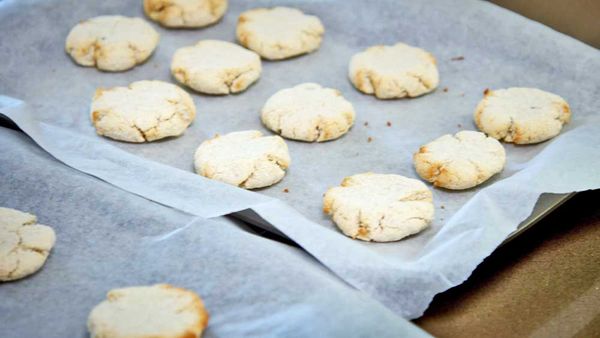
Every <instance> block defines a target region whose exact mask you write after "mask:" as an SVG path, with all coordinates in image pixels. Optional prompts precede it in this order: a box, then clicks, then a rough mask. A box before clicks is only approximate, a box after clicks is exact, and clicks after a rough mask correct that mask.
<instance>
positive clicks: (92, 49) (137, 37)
mask: <svg viewBox="0 0 600 338" xmlns="http://www.w3.org/2000/svg"><path fill="white" fill-rule="evenodd" d="M158 40H159V35H158V33H157V32H156V31H155V30H154V28H152V26H150V24H148V23H147V22H146V21H144V20H142V19H140V18H129V17H124V16H120V15H112V16H98V17H95V18H91V19H88V20H84V21H81V22H80V23H78V24H77V25H75V27H73V29H71V32H69V35H68V36H67V42H66V45H65V49H66V51H67V53H68V54H69V55H71V57H72V58H73V60H75V62H77V63H78V64H80V65H82V66H86V67H96V68H98V69H101V70H105V71H114V72H118V71H123V70H127V69H130V68H133V67H135V65H137V64H140V63H142V62H144V61H146V59H147V58H148V57H149V56H150V55H151V54H152V52H153V51H154V49H155V48H156V45H158Z"/></svg>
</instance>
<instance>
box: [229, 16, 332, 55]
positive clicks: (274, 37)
mask: <svg viewBox="0 0 600 338" xmlns="http://www.w3.org/2000/svg"><path fill="white" fill-rule="evenodd" d="M236 32H237V38H238V41H239V42H240V43H241V44H242V45H243V46H245V47H247V48H250V49H252V50H253V51H255V52H257V53H258V54H260V55H261V56H262V57H264V58H265V59H269V60H281V59H287V58H290V57H292V56H296V55H300V54H305V53H310V52H313V51H315V50H317V49H318V48H319V46H320V45H321V40H322V38H323V34H324V33H325V28H324V27H323V24H321V20H319V18H317V17H316V16H313V15H306V14H304V13H302V11H300V10H298V9H295V8H288V7H274V8H256V9H252V10H249V11H247V12H244V13H242V14H241V15H240V17H239V19H238V25H237V30H236Z"/></svg>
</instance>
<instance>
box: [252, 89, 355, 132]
mask: <svg viewBox="0 0 600 338" xmlns="http://www.w3.org/2000/svg"><path fill="white" fill-rule="evenodd" d="M354 118H355V113H354V108H353V106H352V104H351V103H350V102H348V101H347V100H346V99H344V97H343V96H342V94H341V93H340V92H339V91H338V90H335V89H331V88H323V87H321V86H320V85H318V84H316V83H303V84H300V85H297V86H295V87H292V88H287V89H283V90H280V91H278V92H277V93H275V94H274V95H273V96H271V97H270V98H269V99H268V100H267V102H266V103H265V105H264V107H263V108H262V111H261V119H262V122H263V123H264V124H265V126H267V128H269V129H271V130H272V131H274V132H276V133H278V134H280V135H281V136H283V137H285V138H289V139H293V140H300V141H307V142H315V141H316V142H323V141H329V140H333V139H336V138H339V137H340V136H342V135H344V134H345V133H346V132H348V130H349V129H350V127H352V125H353V124H354Z"/></svg>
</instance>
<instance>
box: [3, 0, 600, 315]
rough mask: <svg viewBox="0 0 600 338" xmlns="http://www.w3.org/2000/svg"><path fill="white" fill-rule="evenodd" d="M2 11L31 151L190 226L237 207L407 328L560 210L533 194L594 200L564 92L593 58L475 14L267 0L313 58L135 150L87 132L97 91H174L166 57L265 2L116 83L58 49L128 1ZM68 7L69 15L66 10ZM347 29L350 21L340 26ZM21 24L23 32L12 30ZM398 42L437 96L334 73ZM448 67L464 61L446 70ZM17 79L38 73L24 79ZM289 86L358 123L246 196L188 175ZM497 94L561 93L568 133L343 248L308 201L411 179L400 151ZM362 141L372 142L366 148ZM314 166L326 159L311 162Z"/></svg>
mask: <svg viewBox="0 0 600 338" xmlns="http://www.w3.org/2000/svg"><path fill="white" fill-rule="evenodd" d="M5 3H8V5H6V6H7V7H5V9H7V10H8V12H4V13H0V17H2V19H1V20H0V27H3V30H4V31H8V32H10V31H11V30H18V32H19V35H20V36H19V38H13V37H12V34H7V35H6V37H5V39H2V40H1V41H0V51H2V52H3V53H4V54H3V59H5V67H0V78H2V79H3V80H6V81H0V93H2V95H5V96H10V97H13V98H16V99H20V100H21V101H24V102H25V103H24V104H23V105H21V106H19V105H11V103H10V98H9V100H8V101H9V105H8V106H5V107H8V108H6V109H4V108H3V109H1V111H2V112H3V113H5V114H6V115H7V116H9V117H10V118H11V119H12V120H13V121H15V122H16V123H17V125H18V126H19V127H20V128H21V129H22V130H23V131H24V132H25V133H27V134H28V135H30V136H31V137H32V138H33V139H34V140H35V141H36V142H37V143H38V145H40V146H41V147H42V148H44V149H46V150H47V151H48V152H49V153H51V154H52V155H53V156H54V157H55V158H56V159H58V160H59V161H62V162H63V163H65V164H67V165H69V166H71V167H73V168H75V169H78V170H80V171H83V172H85V173H87V174H90V175H92V176H95V177H97V178H99V179H101V180H104V181H106V182H108V183H111V184H113V185H115V186H117V187H120V188H121V189H123V190H125V191H128V192H131V193H134V194H138V195H140V196H143V197H145V198H147V199H150V200H153V201H155V202H158V203H161V204H163V205H167V206H169V207H172V208H175V209H179V210H181V211H184V212H187V213H190V214H193V215H196V216H199V217H203V218H210V217H215V216H220V215H225V214H231V213H233V212H239V211H240V210H248V209H251V210H253V211H254V212H255V213H256V214H255V215H253V214H252V213H250V212H249V211H246V212H242V213H241V214H240V213H238V214H236V216H235V217H238V218H243V219H246V220H247V221H249V222H251V223H253V224H255V225H257V226H261V227H263V228H264V229H267V230H269V231H270V232H275V233H277V234H278V235H277V238H283V236H282V235H281V234H285V236H287V237H288V238H289V239H290V240H292V241H293V242H295V243H298V245H299V246H301V247H302V248H303V249H304V250H306V251H307V252H309V253H310V254H312V255H313V256H314V257H315V258H316V259H317V260H318V261H319V262H320V263H322V264H323V265H324V266H326V267H327V268H329V269H330V270H331V271H333V272H335V273H336V274H337V275H338V276H339V277H340V278H342V279H344V280H345V281H346V282H347V283H349V284H351V285H353V286H355V287H356V288H358V289H361V290H363V291H365V292H366V293H368V294H370V295H371V296H373V297H374V298H376V299H377V300H379V301H381V302H382V303H384V304H385V305H387V306H388V307H390V308H391V309H393V310H394V311H396V312H397V313H399V314H401V315H402V316H404V317H407V318H414V317H416V316H419V315H420V314H421V313H422V311H423V310H424V309H425V308H426V306H427V304H428V303H429V301H430V300H431V298H432V297H433V295H435V294H436V293H439V292H441V291H444V290H446V289H448V288H449V287H452V286H454V285H457V284H460V283H461V282H462V281H464V280H465V279H466V278H467V277H468V276H469V275H470V273H471V272H472V271H473V269H474V268H475V267H476V266H477V265H478V264H479V263H480V262H481V261H482V260H483V259H484V258H485V257H487V256H488V255H489V254H490V253H492V252H493V251H494V250H495V248H496V247H497V246H498V245H500V244H501V243H502V242H503V241H505V240H506V239H507V238H508V237H510V235H511V234H512V235H513V236H516V235H518V231H517V232H516V231H515V229H517V228H519V229H526V228H528V227H529V226H531V225H532V224H533V223H534V222H535V221H536V220H537V219H540V218H541V217H543V215H544V214H546V213H547V212H549V210H551V209H552V207H553V206H556V205H558V203H560V200H561V197H560V196H552V195H545V196H550V197H544V198H543V200H542V201H540V202H538V199H539V197H540V195H541V194H542V193H545V192H553V193H558V194H564V193H570V192H572V191H580V190H585V189H594V188H596V187H600V182H598V180H597V178H598V177H597V175H596V173H595V172H591V171H590V170H589V168H595V167H598V166H600V163H596V162H600V161H597V160H594V157H593V156H590V154H593V153H595V152H596V151H597V147H600V144H598V142H595V141H594V137H595V136H593V135H600V133H599V132H596V131H595V130H591V129H593V127H594V125H597V124H594V123H593V121H592V120H591V119H592V118H593V117H594V116H593V115H595V113H596V111H593V110H592V109H590V107H593V106H595V105H596V102H594V101H593V95H587V94H583V93H582V92H581V91H579V90H574V88H580V87H581V84H582V83H585V84H586V86H588V87H589V88H590V90H592V91H594V90H596V88H598V87H597V86H596V83H597V81H596V80H597V79H595V78H594V77H593V74H594V72H595V71H596V70H597V69H598V70H599V71H600V63H598V62H597V61H595V60H598V54H597V53H598V52H597V51H596V50H592V49H590V48H589V46H585V45H583V44H581V43H578V42H576V41H573V40H572V39H570V38H568V37H565V36H560V35H559V34H558V33H556V32H552V31H551V30H549V29H548V28H547V27H543V26H541V25H539V24H537V23H535V22H532V21H530V20H526V19H524V18H521V17H518V16H516V15H515V14H514V13H510V12H508V11H504V10H502V9H500V8H497V7H495V6H493V5H491V4H489V3H487V2H483V1H471V0H463V1H456V2H452V3H449V2H445V1H431V2H427V3H425V2H410V1H406V2H402V1H399V2H397V1H381V2H379V1H378V2H377V3H376V4H377V6H371V5H370V3H369V5H368V4H367V3H365V2H360V1H356V2H355V3H350V2H343V4H344V5H345V6H335V7H334V6H332V5H334V4H336V3H335V2H333V1H301V0H294V1H291V0H287V1H281V2H277V4H281V5H289V6H293V7H299V8H301V9H302V10H304V11H305V12H308V13H311V14H318V15H319V17H320V18H321V19H322V21H323V22H324V25H325V26H326V29H327V32H326V34H325V38H324V41H323V44H322V45H321V48H320V49H319V50H318V51H317V52H315V53H312V54H309V55H305V56H301V57H298V58H294V59H292V60H287V61H281V62H264V63H263V76H262V77H261V79H260V80H259V81H257V82H256V83H255V84H254V85H253V86H252V87H250V88H249V89H248V91H247V92H244V93H241V94H239V95H231V96H225V97H213V96H205V95H196V94H194V95H193V98H194V100H195V102H196V104H197V107H198V111H199V114H198V115H197V119H196V121H195V122H194V123H193V124H192V125H191V126H190V128H188V129H187V130H186V132H185V134H184V135H182V136H181V137H178V138H173V139H169V140H164V141H158V142H152V143H148V144H143V145H139V144H125V143H122V142H116V141H112V140H109V139H106V138H102V137H98V136H97V135H96V134H95V131H94V128H93V126H92V125H91V124H90V122H89V114H88V109H89V100H90V97H91V96H92V95H93V92H94V91H95V89H96V88H98V87H112V86H122V85H125V84H128V83H131V82H133V81H137V80H142V79H156V80H163V81H170V82H172V81H173V79H172V77H171V74H170V72H169V69H168V65H169V63H170V60H171V57H172V52H173V51H174V50H175V49H176V48H179V47H181V46H185V45H190V44H193V43H195V42H196V41H198V40H200V39H221V40H227V41H234V39H235V22H236V20H237V17H238V15H239V14H240V13H241V12H242V11H244V10H246V9H249V8H251V7H257V6H272V5H273V2H270V1H253V2H243V1H232V2H231V8H230V10H229V11H228V13H227V14H226V15H225V17H224V19H223V20H222V21H221V22H220V23H219V24H217V25H214V26H211V27H208V28H206V29H202V30H174V31H171V30H165V29H162V28H160V27H157V29H158V30H159V31H160V33H161V43H160V45H159V47H158V48H157V50H156V52H155V54H154V55H153V56H152V57H151V58H150V59H149V60H148V61H147V62H146V63H145V64H143V65H140V66H139V67H136V68H135V69H133V70H131V71H128V72H124V73H116V74H113V73H103V72H98V71H96V70H95V69H86V68H82V67H77V66H75V65H74V64H73V62H72V61H71V60H70V58H68V56H67V55H66V54H65V52H64V50H63V48H62V46H63V45H64V39H65V36H66V35H67V34H68V31H69V29H70V27H71V26H72V24H73V23H75V22H78V20H81V18H84V17H91V16H95V15H98V14H114V13H119V14H125V15H132V16H140V15H143V14H142V13H141V7H140V6H139V1H137V0H135V1H133V0H130V1H103V2H93V1H79V2H75V3H67V2H60V1H56V0H54V1H35V0H28V1H23V2H5ZM30 4H36V6H29V5H30ZM67 4H68V6H69V10H65V9H64V6H65V5H67ZM22 6H25V7H22ZM357 8H360V9H359V10H357ZM357 12H359V13H360V15H359V16H356V13H357ZM41 13H43V15H42V14H41ZM347 17H352V18H354V19H353V20H343V18H347ZM32 20H36V25H27V24H26V23H27V22H32ZM57 22H58V23H60V24H58V25H57ZM489 26H493V27H495V29H494V30H493V31H490V30H489V29H486V28H487V27H489ZM45 27H52V29H47V28H45ZM424 27H427V29H423V28H424ZM396 41H404V42H406V43H409V44H411V45H415V46H419V47H422V48H425V49H427V50H428V51H430V52H432V53H433V54H434V55H435V56H436V58H437V60H438V67H439V69H440V73H441V74H442V76H441V81H442V82H441V84H440V87H439V89H438V90H436V91H435V92H433V93H430V94H428V95H427V96H424V97H422V98H417V99H412V100H394V101H381V100H376V99H375V98H373V97H371V96H367V95H363V94H361V93H359V92H357V91H356V90H355V89H354V88H353V87H352V85H351V84H350V83H349V81H348V79H347V60H349V59H350V57H351V56H352V55H353V54H354V53H356V52H358V51H360V50H363V49H364V48H366V47H368V46H370V45H373V44H377V43H382V44H390V43H394V42H396ZM549 55H551V57H549ZM574 55H577V58H574ZM457 56H464V58H458V59H460V61H456V60H455V59H457ZM334 60H335V62H332V61H334ZM40 65H43V66H40ZM46 65H51V66H46ZM298 70H302V71H298ZM24 72H25V73H28V74H36V76H35V77H24V76H22V74H23V73H24ZM596 73H597V72H596ZM557 78H560V79H561V81H556V79H557ZM302 82H318V83H320V84H322V85H324V86H327V87H332V88H336V89H339V90H340V91H341V92H342V93H343V95H344V96H345V97H346V98H347V99H348V100H349V101H350V102H352V103H353V105H354V107H355V110H356V111H357V121H356V123H355V125H354V127H353V128H352V130H351V132H349V133H348V134H346V135H344V137H342V138H340V139H338V140H335V141H332V142H326V143H322V144H308V143H301V142H294V141H289V142H287V143H288V147H289V148H290V153H291V156H292V165H291V167H290V169H289V171H288V174H287V175H286V176H285V177H284V179H283V180H282V181H281V182H280V183H279V184H277V185H275V186H273V187H270V188H266V189H261V190H260V191H258V193H253V192H249V191H246V190H243V189H238V188H235V187H232V186H227V185H224V184H220V183H219V182H215V181H210V180H207V179H205V178H203V177H200V176H198V175H196V174H194V172H193V163H192V162H193V156H192V155H193V152H194V150H195V148H196V147H197V146H198V144H199V143H200V142H201V141H202V140H204V139H206V138H208V137H211V136H212V135H214V134H215V133H226V132H230V131H235V130H247V129H258V130H261V131H263V132H264V133H269V131H267V130H265V128H264V127H263V126H262V125H261V124H260V119H259V114H258V112H259V111H260V108H261V106H262V105H263V104H264V102H265V101H266V100H267V99H268V97H269V96H271V95H272V94H273V93H274V92H275V91H276V90H279V89H281V88H288V87H291V86H294V85H297V84H298V83H302ZM57 83H68V84H70V85H69V86H66V87H64V86H57ZM507 86H529V87H539V88H543V89H545V90H548V91H551V92H555V93H559V94H560V95H561V96H563V97H565V99H566V100H567V101H568V102H569V103H571V104H572V109H573V112H574V116H573V121H572V123H570V124H569V125H568V126H566V127H565V130H564V131H563V133H561V135H560V136H559V137H557V138H555V139H553V140H551V141H549V142H544V143H542V144H539V145H535V146H514V145H511V144H506V145H505V147H506V149H507V154H508V161H507V166H506V167H505V170H503V172H502V173H499V174H498V175H496V176H494V177H493V178H492V179H490V180H489V181H487V182H485V183H484V184H482V185H481V186H480V187H477V188H476V189H469V190H467V191H461V192H452V191H446V190H443V189H432V190H433V194H434V204H435V207H436V218H435V220H434V221H433V222H432V224H431V226H430V227H429V228H428V229H427V230H425V231H423V232H422V233H420V234H419V235H418V236H411V237H409V238H406V239H405V240H403V241H402V242H401V243H366V242H362V241H352V240H350V239H348V238H347V237H345V236H344V235H343V234H341V233H340V232H339V230H338V229H337V228H336V227H335V225H334V224H333V223H332V222H331V220H330V218H329V217H327V216H326V215H324V214H323V213H322V210H321V209H322V208H321V203H320V198H321V195H322V193H323V192H324V191H325V190H326V189H328V188H329V187H331V186H335V185H337V184H339V181H340V180H341V178H343V177H345V176H349V175H352V174H356V173H359V172H364V171H375V172H381V173H398V174H402V175H406V176H410V177H416V173H415V172H414V168H413V166H412V163H411V161H410V158H411V157H412V152H413V151H414V150H415V149H418V147H419V146H420V145H422V144H424V143H425V142H428V141H430V140H432V139H434V138H436V137H439V136H440V135H442V134H447V133H455V132H457V131H459V130H461V129H474V128H475V126H474V125H473V119H472V111H473V109H474V107H475V106H476V104H477V102H478V101H479V100H481V97H482V92H483V90H484V89H485V88H503V87H507ZM1 99H2V98H1V97H0V100H1ZM5 101H6V100H5ZM12 102H13V103H14V102H15V101H14V100H13V101H12ZM11 107H12V108H11ZM366 122H368V126H366V125H365V124H366ZM386 122H391V124H392V125H391V126H390V125H389V124H388V123H386ZM386 124H387V126H386ZM422 126H426V128H423V127H422ZM371 137H373V140H372V141H373V142H368V139H370V138H371ZM573 145H576V148H574V147H573ZM575 149H577V150H578V151H573V150H575ZM323 153H326V154H327V156H315V154H317V155H319V154H323ZM90 154H102V156H90ZM582 164H585V165H582ZM586 168H587V170H586ZM597 182H598V183H597ZM288 188H289V189H288ZM215 196H219V198H215ZM546 199H548V200H547V201H546ZM536 202H537V205H538V207H537V209H535V211H533V213H532V210H534V207H535V205H536ZM467 203H468V205H467ZM463 206H464V207H465V208H464V209H463ZM459 209H460V212H458V211H459ZM256 215H260V218H258V217H256ZM530 216H531V217H530ZM528 217H529V219H528ZM261 218H262V219H264V220H265V221H267V222H263V221H261V220H260V219H261ZM523 220H526V221H525V222H523ZM519 224H521V226H520V227H518V225H519ZM270 225H272V226H273V227H271V226H270ZM275 228H276V229H277V230H275ZM365 262H368V264H366V263H365Z"/></svg>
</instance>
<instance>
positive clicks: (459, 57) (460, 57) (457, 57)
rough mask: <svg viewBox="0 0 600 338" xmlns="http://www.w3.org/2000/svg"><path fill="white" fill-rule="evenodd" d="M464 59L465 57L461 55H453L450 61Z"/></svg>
mask: <svg viewBox="0 0 600 338" xmlns="http://www.w3.org/2000/svg"><path fill="white" fill-rule="evenodd" d="M464 59H465V57H464V56H462V55H461V56H455V57H453V58H452V59H450V60H452V61H462V60H464Z"/></svg>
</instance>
